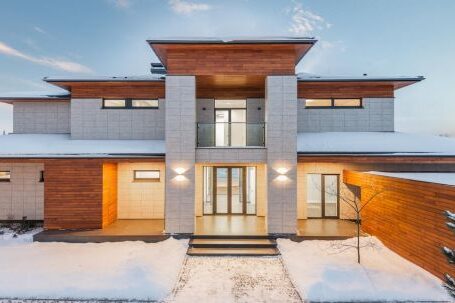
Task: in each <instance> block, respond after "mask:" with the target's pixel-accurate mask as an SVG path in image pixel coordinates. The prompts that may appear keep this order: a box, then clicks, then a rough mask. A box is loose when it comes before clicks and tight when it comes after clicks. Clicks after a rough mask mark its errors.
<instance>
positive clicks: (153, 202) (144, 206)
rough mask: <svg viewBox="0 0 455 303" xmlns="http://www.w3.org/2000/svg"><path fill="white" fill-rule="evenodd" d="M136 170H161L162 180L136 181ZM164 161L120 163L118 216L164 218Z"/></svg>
mask: <svg viewBox="0 0 455 303" xmlns="http://www.w3.org/2000/svg"><path fill="white" fill-rule="evenodd" d="M134 170H159V171H160V181H159V182H150V181H134ZM164 181H165V165H164V163H159V162H156V163H119V164H118V218H119V219H164Z"/></svg>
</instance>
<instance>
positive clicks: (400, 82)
mask: <svg viewBox="0 0 455 303" xmlns="http://www.w3.org/2000/svg"><path fill="white" fill-rule="evenodd" d="M422 80H425V77H423V76H417V77H307V78H301V77H299V78H298V81H299V82H307V83H331V84H334V83H344V84H347V83H358V82H361V83H365V84H371V85H384V84H389V85H392V86H393V89H394V90H397V89H400V88H403V87H406V86H409V85H411V84H414V83H417V82H420V81H422Z"/></svg>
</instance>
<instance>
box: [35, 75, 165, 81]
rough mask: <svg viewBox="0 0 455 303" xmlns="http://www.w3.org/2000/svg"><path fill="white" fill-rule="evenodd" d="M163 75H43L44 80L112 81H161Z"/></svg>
mask: <svg viewBox="0 0 455 303" xmlns="http://www.w3.org/2000/svg"><path fill="white" fill-rule="evenodd" d="M164 79H165V76H164V75H158V74H150V75H143V76H113V77H108V76H93V77H79V76H77V77H71V76H70V77H68V76H65V77H44V78H43V80H44V81H46V82H112V81H119V82H121V81H139V82H140V81H162V80H164Z"/></svg>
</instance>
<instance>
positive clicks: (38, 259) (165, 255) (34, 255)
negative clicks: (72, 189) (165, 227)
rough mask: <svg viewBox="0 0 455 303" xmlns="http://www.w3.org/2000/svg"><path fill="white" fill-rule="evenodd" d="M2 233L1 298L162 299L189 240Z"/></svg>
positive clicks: (181, 260)
mask: <svg viewBox="0 0 455 303" xmlns="http://www.w3.org/2000/svg"><path fill="white" fill-rule="evenodd" d="M31 235H32V233H29V234H26V235H21V236H19V237H17V238H12V237H11V233H8V232H7V233H6V234H4V235H2V236H0V298H43V299H45V298H47V299H58V298H73V299H140V300H163V299H164V298H165V297H166V296H167V295H169V293H170V292H171V291H172V288H173V286H174V284H175V282H176V280H177V277H178V274H179V272H180V269H181V266H182V263H183V260H184V257H185V254H186V249H187V241H186V240H175V239H172V238H171V239H168V240H166V241H163V242H159V243H144V242H120V243H101V244H95V243H88V244H70V243H57V242H55V243H38V242H31Z"/></svg>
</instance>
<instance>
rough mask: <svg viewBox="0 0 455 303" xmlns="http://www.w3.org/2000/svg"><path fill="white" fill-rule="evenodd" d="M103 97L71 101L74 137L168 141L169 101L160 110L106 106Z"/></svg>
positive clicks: (161, 104)
mask: <svg viewBox="0 0 455 303" xmlns="http://www.w3.org/2000/svg"><path fill="white" fill-rule="evenodd" d="M102 103H103V101H102V99H72V100H71V138H72V139H88V140H90V139H112V140H118V139H129V140H141V139H149V140H164V125H165V121H164V120H165V102H164V100H163V99H160V102H159V103H160V104H159V108H158V109H102Z"/></svg>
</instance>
